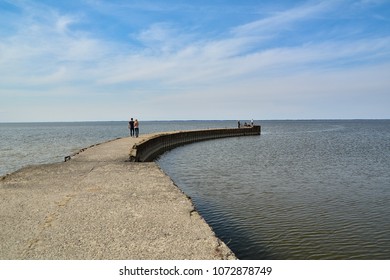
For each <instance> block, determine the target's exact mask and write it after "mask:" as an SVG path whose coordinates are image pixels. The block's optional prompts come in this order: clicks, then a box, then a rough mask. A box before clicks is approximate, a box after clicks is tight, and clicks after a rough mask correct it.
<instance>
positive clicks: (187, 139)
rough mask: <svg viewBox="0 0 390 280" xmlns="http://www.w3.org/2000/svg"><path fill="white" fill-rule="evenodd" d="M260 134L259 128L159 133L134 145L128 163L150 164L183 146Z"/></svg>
mask: <svg viewBox="0 0 390 280" xmlns="http://www.w3.org/2000/svg"><path fill="white" fill-rule="evenodd" d="M260 133H261V127H260V126H250V127H243V128H221V129H205V130H193V131H175V132H167V133H161V134H157V135H155V136H153V137H150V138H147V139H145V140H143V141H141V142H139V143H136V144H134V146H133V147H132V149H131V150H130V155H129V161H132V162H150V161H153V160H154V159H155V158H156V157H158V156H159V155H161V154H162V153H164V152H166V151H168V150H171V149H173V148H175V147H178V146H182V145H185V144H190V143H193V142H199V141H205V140H211V139H218V138H227V137H239V136H253V135H260Z"/></svg>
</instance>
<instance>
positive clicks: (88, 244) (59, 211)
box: [0, 136, 235, 259]
mask: <svg viewBox="0 0 390 280" xmlns="http://www.w3.org/2000/svg"><path fill="white" fill-rule="evenodd" d="M145 137H148V136H144V137H140V138H123V139H119V140H115V141H111V142H107V143H103V144H100V145H97V146H94V147H91V148H88V149H87V150H85V151H84V152H82V153H80V154H78V155H76V156H75V157H73V158H72V159H71V160H70V161H67V162H63V163H56V164H48V165H39V166H32V167H27V168H24V169H21V170H19V171H17V172H15V173H13V174H11V175H8V176H6V177H3V178H1V179H0V259H234V258H235V256H234V254H233V253H232V252H231V251H230V250H229V248H228V247H227V246H226V245H225V244H224V243H223V242H221V241H220V240H219V239H217V238H216V237H215V235H214V233H213V231H212V230H211V229H210V227H209V226H208V225H207V224H206V222H205V221H204V220H203V219H202V218H201V217H200V216H199V214H198V213H197V212H196V211H194V207H193V205H192V202H191V200H190V199H188V198H187V197H186V196H185V195H184V194H183V193H182V192H181V191H180V190H179V189H178V188H177V187H176V186H175V185H174V184H173V182H172V181H171V179H170V178H169V177H168V176H166V175H165V174H164V173H163V172H162V171H161V170H160V169H159V167H158V166H157V164H155V163H154V162H151V163H131V162H125V161H126V160H127V159H128V155H129V147H132V146H133V145H134V144H135V143H136V142H138V141H141V140H144V139H145Z"/></svg>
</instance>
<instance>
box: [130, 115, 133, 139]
mask: <svg viewBox="0 0 390 280" xmlns="http://www.w3.org/2000/svg"><path fill="white" fill-rule="evenodd" d="M129 129H130V136H131V137H133V136H134V121H133V118H131V119H130V121H129Z"/></svg>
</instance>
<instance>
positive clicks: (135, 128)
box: [134, 119, 139, 137]
mask: <svg viewBox="0 0 390 280" xmlns="http://www.w3.org/2000/svg"><path fill="white" fill-rule="evenodd" d="M134 130H135V137H138V135H139V123H138V120H137V119H135V121H134Z"/></svg>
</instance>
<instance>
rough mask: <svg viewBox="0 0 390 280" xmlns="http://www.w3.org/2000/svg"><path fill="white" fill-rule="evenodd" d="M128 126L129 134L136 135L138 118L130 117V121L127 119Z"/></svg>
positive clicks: (137, 133) (137, 132)
mask: <svg viewBox="0 0 390 280" xmlns="http://www.w3.org/2000/svg"><path fill="white" fill-rule="evenodd" d="M128 127H129V129H130V136H131V137H138V135H139V123H138V120H137V119H135V120H133V118H131V119H130V121H129V125H128Z"/></svg>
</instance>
